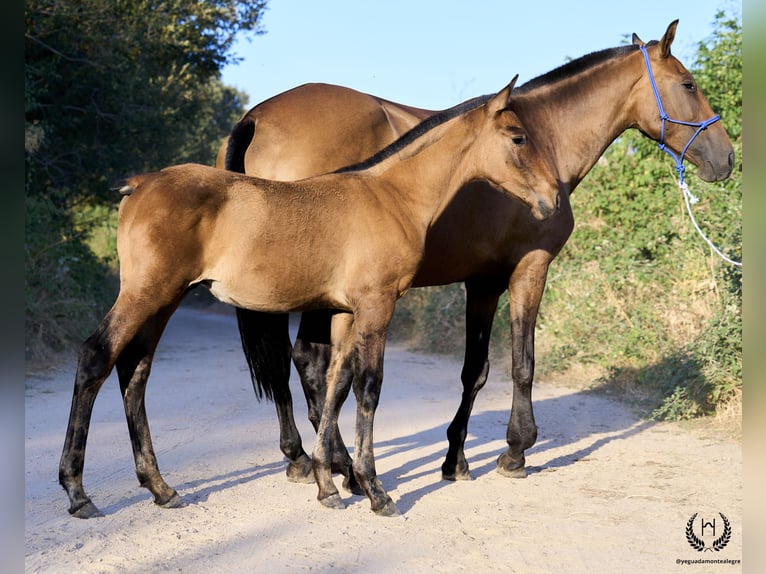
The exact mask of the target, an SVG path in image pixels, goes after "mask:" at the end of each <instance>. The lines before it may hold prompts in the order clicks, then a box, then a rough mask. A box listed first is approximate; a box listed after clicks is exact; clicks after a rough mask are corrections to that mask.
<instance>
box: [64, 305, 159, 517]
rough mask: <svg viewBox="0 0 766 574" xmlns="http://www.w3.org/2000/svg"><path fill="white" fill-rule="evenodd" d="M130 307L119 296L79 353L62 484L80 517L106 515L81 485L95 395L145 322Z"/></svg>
mask: <svg viewBox="0 0 766 574" xmlns="http://www.w3.org/2000/svg"><path fill="white" fill-rule="evenodd" d="M129 307H131V304H130V303H126V302H125V300H124V299H123V298H121V297H118V298H117V301H116V302H115V304H114V306H113V307H112V309H111V310H110V311H109V313H107V315H106V317H104V319H103V320H102V321H101V324H100V325H99V326H98V328H97V329H96V331H94V333H93V334H92V335H91V336H90V337H88V339H87V340H86V341H85V342H84V343H83V345H82V347H81V348H80V351H79V354H78V361H77V374H76V375H75V383H74V391H73V394H72V406H71V409H70V411H69V423H68V425H67V430H66V438H65V440H64V449H63V451H62V453H61V461H60V463H59V483H60V484H61V486H63V487H64V490H66V493H67V496H68V497H69V513H70V514H71V515H73V516H76V517H78V518H92V517H96V516H103V515H102V514H101V512H100V511H99V510H98V508H96V506H95V505H94V504H93V502H92V501H91V500H90V498H89V497H88V496H87V495H86V494H85V489H84V488H83V485H82V474H83V467H84V465H85V447H86V444H87V441H88V430H89V428H90V420H91V415H92V413H93V404H94V402H95V400H96V396H97V395H98V392H99V390H100V389H101V386H102V385H103V383H104V380H105V379H106V378H107V377H108V376H109V373H110V372H111V370H112V367H113V366H114V363H115V361H116V360H117V358H118V357H119V356H120V354H121V353H122V350H123V349H124V347H125V345H126V344H127V343H128V341H130V340H131V339H132V338H133V336H134V335H135V333H136V332H137V331H138V330H139V329H140V327H141V324H142V322H143V320H144V319H143V318H140V319H139V318H136V317H135V314H134V313H131V312H130V310H129Z"/></svg>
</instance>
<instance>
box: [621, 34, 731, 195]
mask: <svg viewBox="0 0 766 574" xmlns="http://www.w3.org/2000/svg"><path fill="white" fill-rule="evenodd" d="M677 25H678V20H676V21H674V22H672V23H671V24H670V26H668V29H667V31H666V32H665V35H664V36H663V37H662V39H661V40H660V41H659V42H649V43H648V44H644V42H642V41H641V39H640V38H639V37H638V36H636V35H635V34H634V35H633V44H634V45H637V46H645V48H646V54H647V56H648V59H649V63H650V66H651V72H652V74H653V76H654V80H655V82H656V86H657V92H658V94H659V98H660V101H661V102H662V107H663V108H664V111H665V113H666V114H667V117H668V118H670V119H669V120H667V121H665V122H664V124H665V125H664V134H663V125H662V124H663V122H662V120H661V119H660V115H659V107H658V104H657V98H656V97H655V94H654V93H653V89H652V84H651V80H650V75H649V72H648V71H647V69H646V62H645V61H644V59H643V58H636V60H637V61H638V60H640V65H641V67H642V71H641V73H642V77H641V80H640V81H639V82H638V83H637V84H636V86H635V88H634V92H633V102H634V105H635V107H636V112H637V113H636V117H638V118H639V121H638V122H637V124H638V125H637V126H636V127H637V128H638V129H640V130H641V131H642V132H644V133H645V134H647V135H648V136H649V137H651V138H652V139H654V140H657V141H659V142H660V143H664V144H665V145H666V146H667V147H668V148H670V149H671V150H672V151H673V152H674V154H675V155H676V156H680V155H681V154H682V153H683V151H684V148H685V146H687V144H688V148H687V149H686V153H685V157H686V158H688V159H689V161H691V162H692V163H693V164H694V165H696V166H697V175H698V176H699V177H700V178H701V179H703V180H705V181H719V180H722V179H726V178H727V177H728V176H729V174H730V173H731V170H732V167H733V166H734V150H733V148H732V145H731V141H730V140H729V137H728V136H727V135H726V131H725V130H724V128H723V126H722V125H721V122H714V123H711V124H710V125H709V126H707V127H706V128H705V129H704V130H702V131H701V132H700V133H699V135H698V136H697V137H694V133H695V131H697V127H696V126H693V125H685V124H684V122H686V123H691V124H699V123H701V122H706V121H708V120H711V119H712V118H714V117H715V114H714V112H713V110H712V109H711V108H710V105H709V104H708V102H707V100H706V99H705V96H704V95H703V94H702V92H700V90H699V88H698V87H697V83H696V82H695V81H694V77H693V76H692V75H691V74H690V73H689V71H688V70H687V69H686V68H684V66H683V65H682V64H681V62H679V61H678V60H677V59H676V58H675V57H673V56H672V55H671V53H670V45H671V44H672V43H673V39H674V38H675V35H676V26H677ZM674 120H675V121H674ZM678 121H680V122H681V123H677V122H678ZM691 138H694V139H693V140H692V141H691V143H689V142H690V139H691Z"/></svg>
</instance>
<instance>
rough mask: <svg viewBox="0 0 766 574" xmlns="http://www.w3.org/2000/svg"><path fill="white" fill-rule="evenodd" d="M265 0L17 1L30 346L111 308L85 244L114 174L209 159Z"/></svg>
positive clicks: (72, 331) (237, 103) (68, 332)
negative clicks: (237, 63) (226, 79)
mask: <svg viewBox="0 0 766 574" xmlns="http://www.w3.org/2000/svg"><path fill="white" fill-rule="evenodd" d="M265 6H266V2H265V0H259V1H255V2H238V1H236V0H208V1H206V2H199V1H197V0H166V1H162V0H114V1H110V2H104V1H103V0H28V1H27V2H26V5H25V50H26V65H25V125H26V129H25V132H26V133H25V150H26V155H25V157H26V162H25V164H26V195H27V199H26V212H27V213H26V234H27V235H26V266H27V273H26V278H27V280H26V291H27V349H28V351H30V352H31V351H32V350H33V349H34V348H40V349H42V350H44V349H46V348H48V347H51V346H52V347H57V346H58V347H60V346H61V344H62V343H63V342H66V341H68V340H72V339H75V340H77V339H81V338H82V336H83V335H84V334H85V333H87V331H89V330H90V329H92V328H93V326H94V325H95V323H96V322H97V321H98V319H99V318H100V316H101V315H102V314H103V312H104V310H105V306H107V305H108V304H110V303H111V299H112V293H113V290H111V289H108V288H106V285H108V276H109V274H110V271H111V270H110V269H109V266H108V265H107V264H105V262H104V261H102V260H101V259H100V258H99V257H97V256H95V255H94V254H93V253H92V252H91V251H90V250H89V249H88V248H87V246H86V245H85V240H86V238H87V237H88V236H89V234H90V233H91V231H92V229H93V226H94V221H92V220H90V219H89V218H88V217H83V213H86V212H88V210H90V209H93V206H95V205H98V204H103V205H109V206H112V207H113V206H114V205H115V204H116V201H117V198H116V197H115V194H114V192H112V191H110V190H109V184H110V182H113V181H114V180H116V179H118V178H121V177H123V176H126V175H129V174H131V173H136V172H143V171H148V170H152V169H159V168H161V167H164V166H166V165H169V164H174V163H181V162H185V161H197V162H201V163H208V164H211V163H212V162H213V161H214V158H215V153H216V151H217V148H218V145H219V144H220V141H221V139H222V138H223V137H225V136H226V134H227V133H228V131H229V130H230V129H231V126H232V125H233V123H234V122H235V121H236V120H237V119H238V118H239V116H240V115H241V114H242V112H243V109H244V107H245V105H246V103H247V101H246V97H245V96H244V95H243V94H241V93H239V92H237V91H236V90H234V89H233V88H230V87H227V86H224V85H223V84H222V82H221V79H220V71H221V68H222V67H223V66H224V65H225V64H228V63H230V62H232V61H234V57H233V56H232V55H231V48H232V45H233V42H234V38H235V36H236V35H237V34H238V33H241V32H252V33H256V34H258V33H261V32H262V30H261V29H260V25H259V21H260V18H261V15H262V13H263V11H264V9H265Z"/></svg>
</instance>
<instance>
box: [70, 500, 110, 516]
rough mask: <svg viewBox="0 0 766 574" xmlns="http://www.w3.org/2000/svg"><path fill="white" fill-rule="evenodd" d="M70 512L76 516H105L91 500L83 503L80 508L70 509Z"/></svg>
mask: <svg viewBox="0 0 766 574" xmlns="http://www.w3.org/2000/svg"><path fill="white" fill-rule="evenodd" d="M69 514H71V515H72V516H74V517H75V518H103V516H104V514H103V513H102V512H101V511H100V510H99V509H98V508H96V505H95V504H93V503H92V502H91V501H90V500H89V501H88V502H86V503H85V504H83V505H82V506H81V507H80V508H76V509H74V510H72V509H71V508H70V509H69Z"/></svg>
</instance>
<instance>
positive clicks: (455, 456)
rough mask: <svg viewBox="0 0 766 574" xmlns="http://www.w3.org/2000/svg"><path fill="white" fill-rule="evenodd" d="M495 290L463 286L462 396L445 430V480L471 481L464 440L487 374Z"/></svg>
mask: <svg viewBox="0 0 766 574" xmlns="http://www.w3.org/2000/svg"><path fill="white" fill-rule="evenodd" d="M500 292H502V288H500V290H499V291H498V290H497V289H494V288H492V289H490V288H487V286H485V285H473V284H471V283H468V282H467V283H466V323H465V330H466V341H465V359H464V361H463V372H462V373H461V379H462V381H463V395H462V397H461V399H460V406H459V407H458V410H457V413H456V414H455V418H454V419H453V420H452V422H451V423H450V425H449V427H448V428H447V440H448V441H449V447H448V449H447V456H446V457H445V460H444V463H443V464H442V478H443V479H445V480H470V479H471V474H470V471H469V468H468V462H467V461H466V458H465V439H466V436H467V434H468V419H469V418H470V416H471V411H472V410H473V404H474V401H475V400H476V396H477V395H478V393H479V391H480V390H481V389H482V388H483V387H484V385H485V384H486V382H487V375H488V373H489V358H488V357H489V336H490V333H491V332H492V321H493V319H494V317H495V311H496V310H497V302H498V299H499V298H500Z"/></svg>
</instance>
